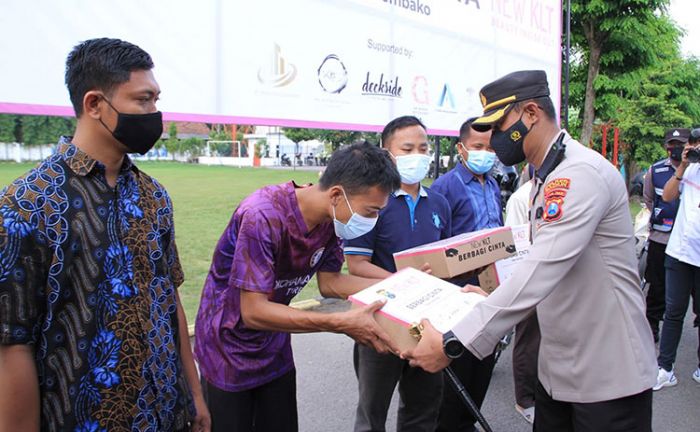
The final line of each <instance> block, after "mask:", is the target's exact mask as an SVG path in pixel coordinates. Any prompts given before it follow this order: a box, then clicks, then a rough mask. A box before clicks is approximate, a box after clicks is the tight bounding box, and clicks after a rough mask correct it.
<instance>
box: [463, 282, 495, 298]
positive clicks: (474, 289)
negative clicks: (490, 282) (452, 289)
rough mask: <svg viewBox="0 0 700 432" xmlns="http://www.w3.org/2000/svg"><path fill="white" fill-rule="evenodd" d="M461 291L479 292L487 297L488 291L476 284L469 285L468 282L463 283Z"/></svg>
mask: <svg viewBox="0 0 700 432" xmlns="http://www.w3.org/2000/svg"><path fill="white" fill-rule="evenodd" d="M462 292H465V293H469V292H473V293H477V294H480V295H482V296H484V297H488V296H489V293H487V292H486V291H484V290H482V289H481V288H479V287H478V286H476V285H469V284H466V285H464V287H463V288H462Z"/></svg>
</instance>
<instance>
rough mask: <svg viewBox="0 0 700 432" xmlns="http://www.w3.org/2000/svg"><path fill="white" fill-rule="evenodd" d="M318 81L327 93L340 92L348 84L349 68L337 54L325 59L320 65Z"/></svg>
mask: <svg viewBox="0 0 700 432" xmlns="http://www.w3.org/2000/svg"><path fill="white" fill-rule="evenodd" d="M318 83H319V85H320V86H321V88H322V89H323V91H325V92H327V93H340V92H341V91H343V89H344V88H345V86H346V85H347V84H348V70H347V69H346V68H345V64H343V62H342V61H341V60H340V58H339V57H338V56H337V55H335V54H330V55H328V56H326V58H325V59H323V61H322V62H321V65H320V66H319V67H318Z"/></svg>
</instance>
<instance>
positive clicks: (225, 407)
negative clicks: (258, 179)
mask: <svg viewBox="0 0 700 432" xmlns="http://www.w3.org/2000/svg"><path fill="white" fill-rule="evenodd" d="M400 183H401V180H400V177H399V173H398V172H397V170H396V167H395V166H394V163H393V162H392V160H391V159H390V157H389V155H388V154H387V153H386V152H384V151H382V150H380V149H379V148H377V147H375V146H372V145H369V144H367V143H360V144H354V145H352V146H349V147H346V148H344V149H341V150H339V151H337V152H336V153H335V154H334V155H333V157H331V159H330V161H329V163H328V167H327V168H326V170H325V172H324V173H323V176H322V177H321V179H320V181H319V184H318V185H311V186H307V187H299V186H297V185H296V184H294V183H293V182H289V183H285V184H281V185H275V186H267V187H264V188H262V189H260V190H258V191H256V192H254V193H253V194H252V195H250V196H249V197H248V198H246V199H244V200H243V201H242V202H241V203H240V205H239V207H238V208H237V209H236V211H235V212H234V214H233V217H232V218H231V221H230V222H229V225H228V227H227V228H226V230H225V231H224V233H223V235H222V236H221V239H220V240H219V243H218V244H217V246H216V250H215V251H214V257H213V259H212V265H211V268H210V270H209V275H208V277H207V280H206V282H205V285H204V290H203V293H202V301H201V304H200V308H199V313H198V315H197V323H196V346H195V355H196V357H197V360H198V361H199V366H200V371H201V375H202V383H203V387H204V392H205V396H206V398H207V401H208V404H209V407H210V410H211V415H212V427H213V429H212V430H213V431H228V432H238V431H242V432H247V431H256V432H261V431H262V432H264V431H270V432H272V431H274V432H284V431H297V429H298V426H297V409H296V379H295V369H294V361H293V359H292V348H291V344H290V334H289V333H305V332H314V331H331V332H337V333H345V334H347V335H348V336H350V337H352V338H353V339H355V340H356V341H357V342H359V343H361V344H364V345H369V346H372V347H373V348H374V349H376V350H377V351H379V352H388V351H390V350H391V351H394V352H396V350H395V349H394V347H393V346H392V343H391V341H390V339H389V337H388V335H387V334H386V333H385V332H384V331H383V330H382V329H381V328H380V327H379V326H378V325H377V323H376V321H374V318H373V316H372V314H373V313H374V312H375V311H376V310H378V309H379V308H381V306H382V305H383V303H381V302H376V303H374V304H372V305H369V306H368V307H365V308H361V309H352V310H350V311H347V312H339V313H332V314H321V313H318V312H313V311H300V310H296V309H293V308H291V307H289V306H288V305H289V302H290V301H291V300H292V298H293V297H294V296H295V295H296V294H297V293H299V291H301V289H302V288H303V287H304V286H305V285H306V283H307V282H308V281H309V280H310V279H311V278H312V277H313V275H314V274H316V273H317V274H318V276H317V278H318V285H319V289H320V291H321V294H322V295H324V296H325V297H340V298H345V297H347V296H348V295H350V294H353V293H355V292H357V291H359V290H360V289H362V288H365V287H367V286H369V285H371V284H372V283H374V282H376V281H375V280H373V279H365V278H360V277H356V276H350V275H341V273H340V270H341V266H342V264H343V252H342V248H341V246H340V243H339V237H340V238H344V239H352V238H356V237H359V236H360V235H362V234H364V233H366V232H368V231H370V230H371V229H372V228H373V227H374V224H375V223H376V220H377V217H378V215H379V210H381V209H382V208H383V207H384V206H386V204H387V199H388V196H389V193H391V192H392V191H394V190H396V189H397V188H398V187H399V185H400Z"/></svg>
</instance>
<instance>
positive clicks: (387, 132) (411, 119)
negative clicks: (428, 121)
mask: <svg viewBox="0 0 700 432" xmlns="http://www.w3.org/2000/svg"><path fill="white" fill-rule="evenodd" d="M410 126H420V127H422V128H423V129H425V130H426V131H427V128H426V127H425V125H424V124H423V122H422V121H420V119H419V118H418V117H416V116H401V117H396V118H395V119H394V120H392V121H390V122H389V123H387V124H386V126H384V130H383V131H382V147H386V143H387V141H389V138H391V136H392V135H393V134H394V132H396V131H397V130H399V129H403V128H407V127H410Z"/></svg>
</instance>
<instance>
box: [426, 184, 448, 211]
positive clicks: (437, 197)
mask: <svg viewBox="0 0 700 432" xmlns="http://www.w3.org/2000/svg"><path fill="white" fill-rule="evenodd" d="M423 189H425V192H426V193H427V194H428V198H429V199H430V200H433V201H434V202H435V203H436V204H437V205H439V206H444V207H449V205H450V203H449V202H448V201H447V198H446V197H445V195H443V194H442V193H441V192H439V191H436V190H433V189H432V188H430V187H428V186H423Z"/></svg>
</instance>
